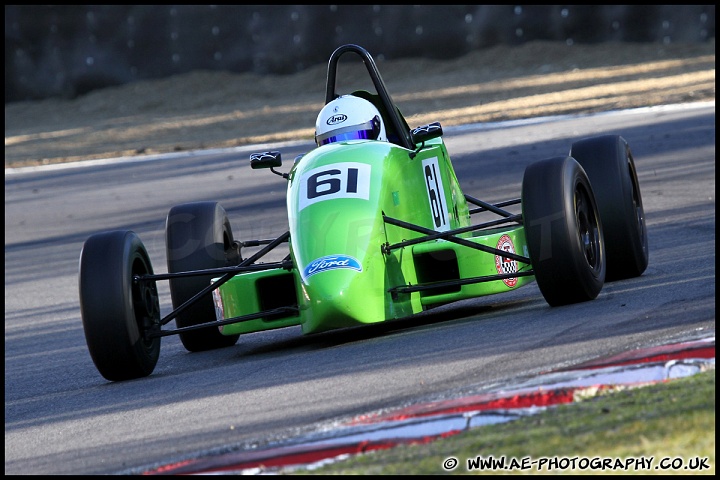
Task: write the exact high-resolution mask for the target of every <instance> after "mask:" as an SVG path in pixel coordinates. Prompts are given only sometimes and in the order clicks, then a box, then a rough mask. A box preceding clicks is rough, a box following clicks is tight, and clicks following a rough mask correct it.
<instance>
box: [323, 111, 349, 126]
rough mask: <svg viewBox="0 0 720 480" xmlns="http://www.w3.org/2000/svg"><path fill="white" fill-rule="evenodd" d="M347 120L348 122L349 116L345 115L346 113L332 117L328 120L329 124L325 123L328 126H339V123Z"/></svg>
mask: <svg viewBox="0 0 720 480" xmlns="http://www.w3.org/2000/svg"><path fill="white" fill-rule="evenodd" d="M345 120H347V115H345V114H344V113H336V114H335V115H333V116H332V117H330V118H328V119H327V122H325V123H327V124H328V125H337V124H338V123H342V122H344V121H345Z"/></svg>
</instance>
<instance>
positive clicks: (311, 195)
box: [298, 162, 370, 210]
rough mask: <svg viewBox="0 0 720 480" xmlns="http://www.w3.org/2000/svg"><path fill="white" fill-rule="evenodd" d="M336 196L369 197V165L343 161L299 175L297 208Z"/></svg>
mask: <svg viewBox="0 0 720 480" xmlns="http://www.w3.org/2000/svg"><path fill="white" fill-rule="evenodd" d="M337 198H356V199H361V200H368V199H369V198H370V165H368V164H366V163H356V162H345V163H335V164H333V165H326V166H324V167H319V168H314V169H312V170H308V171H307V172H305V173H304V174H303V175H302V177H300V198H299V202H298V209H299V210H302V209H303V208H305V207H307V206H308V205H312V204H313V203H317V202H322V201H323V200H334V199H337Z"/></svg>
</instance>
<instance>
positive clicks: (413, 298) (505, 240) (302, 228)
mask: <svg viewBox="0 0 720 480" xmlns="http://www.w3.org/2000/svg"><path fill="white" fill-rule="evenodd" d="M347 53H350V54H353V55H355V56H357V57H359V58H360V60H361V61H362V62H363V63H364V66H365V67H366V69H367V72H368V74H369V77H370V80H371V82H372V85H373V87H374V90H375V91H374V92H369V91H365V90H356V91H353V92H349V93H345V94H342V95H341V94H340V92H337V91H336V76H337V71H338V61H339V59H340V58H341V56H343V55H345V54H347ZM325 104H326V106H325V108H323V111H322V112H321V113H320V115H319V117H318V121H317V124H316V144H317V147H316V148H314V149H312V150H311V151H309V152H307V153H306V154H305V155H301V156H299V157H297V158H296V159H295V160H294V162H293V165H292V166H291V167H290V169H289V171H288V172H287V173H282V172H279V171H277V170H275V169H276V168H279V167H281V166H282V161H281V154H280V152H276V151H273V152H261V153H257V154H253V155H251V158H250V166H251V167H252V168H253V169H264V168H267V169H270V171H271V172H273V173H275V174H277V175H278V176H280V177H282V180H280V181H284V182H287V214H288V222H289V228H288V231H287V232H285V233H283V234H282V235H280V236H278V237H277V238H274V239H272V240H247V241H238V240H236V239H235V238H234V237H233V233H232V229H231V227H230V222H229V220H228V216H227V214H226V212H225V210H224V209H223V207H222V206H221V205H220V204H219V203H217V202H196V203H187V204H181V205H177V206H175V207H173V208H172V209H171V210H170V212H169V214H168V216H167V223H166V232H165V233H166V249H167V267H168V273H167V274H155V273H153V268H152V264H151V261H150V258H149V257H148V254H147V251H146V249H145V247H144V245H143V243H142V241H141V240H140V239H139V238H138V236H137V235H136V234H135V233H134V232H132V231H127V230H123V231H110V232H104V233H99V234H95V235H93V236H91V237H90V238H88V239H87V241H86V242H85V244H84V246H83V250H82V253H81V256H80V275H79V288H80V306H81V312H82V320H83V326H84V330H85V336H86V340H87V344H88V348H89V351H90V354H91V357H92V359H93V361H94V363H95V365H96V367H97V369H98V370H99V372H100V373H101V374H102V376H103V377H105V378H106V379H108V380H112V381H120V380H127V379H133V378H139V377H143V376H147V375H149V374H151V373H152V371H153V370H154V368H155V365H156V364H157V361H158V358H159V353H160V339H161V338H162V337H163V336H167V335H173V334H179V335H180V338H181V341H182V343H183V345H184V347H185V348H186V349H187V350H189V351H203V350H211V349H216V348H220V347H227V346H232V345H234V344H235V343H236V342H237V341H238V338H239V337H240V335H242V334H246V333H250V332H257V331H262V330H269V329H275V328H281V327H287V326H295V325H299V326H301V328H302V332H303V333H304V334H311V333H316V332H322V331H326V330H331V329H337V328H343V327H351V326H357V325H363V324H370V323H377V322H384V321H388V320H393V319H398V318H406V317H410V316H412V315H414V314H417V313H419V312H422V311H425V310H427V309H429V308H432V307H434V306H438V305H442V304H447V303H450V302H455V301H458V300H462V299H467V298H473V297H479V296H484V295H491V294H498V293H503V292H508V291H511V290H515V289H517V288H520V287H522V286H523V285H526V284H528V283H530V282H533V281H536V282H537V285H538V287H539V289H540V291H541V293H542V295H543V297H544V298H545V300H546V301H547V302H548V304H550V305H552V306H558V305H566V304H571V303H576V302H584V301H588V300H592V299H594V298H596V297H597V295H598V294H599V292H600V290H601V289H602V287H603V284H604V282H605V281H611V280H617V279H623V278H630V277H635V276H639V275H641V274H642V273H643V272H644V271H645V269H646V267H647V264H648V240H647V232H646V229H645V218H644V212H643V206H642V198H641V195H640V188H639V185H638V180H637V175H636V173H635V166H634V161H633V157H632V154H631V151H630V148H629V146H628V144H627V142H626V141H625V140H624V139H623V138H622V137H621V136H617V135H604V136H598V137H592V138H587V139H582V140H579V141H577V142H575V143H573V144H572V147H571V149H570V152H569V154H567V155H562V156H558V157H554V158H548V159H545V160H541V161H539V162H536V163H533V164H531V165H530V166H529V167H528V168H527V169H526V170H525V173H524V176H523V182H522V192H521V197H520V198H517V199H509V200H507V201H504V202H499V203H495V204H490V203H487V202H483V201H482V200H479V199H477V198H474V197H472V196H469V195H467V194H465V193H464V192H463V191H462V189H461V188H460V184H459V182H458V179H457V177H456V175H455V171H454V169H453V165H452V162H451V160H450V155H449V154H448V151H447V148H446V146H445V143H444V141H443V131H442V127H441V125H440V124H439V123H437V122H436V123H431V124H429V125H425V126H421V127H418V128H414V129H411V128H410V127H409V126H408V124H407V122H406V120H405V118H404V117H403V115H402V114H401V112H400V110H399V109H398V108H397V106H396V105H395V104H394V103H393V101H392V99H391V97H390V95H389V94H388V92H387V90H386V88H385V85H384V83H383V81H382V78H381V76H380V73H379V72H378V69H377V66H376V64H375V62H374V60H373V58H372V57H371V56H370V54H369V53H368V52H367V51H366V50H365V49H364V48H362V47H360V46H357V45H344V46H341V47H339V48H338V49H336V50H335V51H334V52H333V54H332V55H331V57H330V60H329V63H328V74H327V86H326V98H325ZM512 205H520V208H521V213H511V211H510V210H509V209H507V208H506V207H509V206H512ZM480 214H482V215H483V216H488V215H489V216H491V217H492V219H487V220H485V221H483V222H476V221H473V219H474V218H477V217H478V216H479V215H480ZM281 244H287V248H288V250H289V254H288V255H287V256H286V257H285V258H284V259H283V260H282V261H279V262H267V263H263V262H260V260H261V259H262V258H263V257H264V256H265V255H266V254H267V253H268V252H270V251H272V250H273V249H275V248H276V247H278V246H279V245H281ZM246 247H261V248H260V249H259V250H258V251H257V252H256V253H255V254H253V255H251V256H249V257H248V258H244V257H243V251H242V249H243V248H246ZM163 280H167V281H169V285H170V293H171V297H172V304H173V311H172V312H170V313H169V314H167V315H166V316H164V317H163V316H161V313H160V307H159V300H158V290H157V286H156V285H157V282H158V281H163ZM172 320H175V324H176V328H174V329H168V328H163V327H165V326H166V325H167V324H168V323H169V322H171V321H172Z"/></svg>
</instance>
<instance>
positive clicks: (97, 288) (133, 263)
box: [79, 230, 160, 381]
mask: <svg viewBox="0 0 720 480" xmlns="http://www.w3.org/2000/svg"><path fill="white" fill-rule="evenodd" d="M152 273H153V269H152V265H151V263H150V258H149V257H148V254H147V251H146V250H145V246H144V245H143V243H142V242H141V241H140V238H138V236H137V235H136V234H135V233H134V232H131V231H125V230H116V231H111V232H105V233H99V234H95V235H93V236H91V237H90V238H88V239H87V240H86V241H85V244H84V245H83V248H82V252H81V253H80V276H79V285H80V312H81V316H82V322H83V329H84V330H85V341H86V342H87V346H88V349H89V350H90V356H91V357H92V360H93V362H94V363H95V366H96V367H97V369H98V371H99V372H100V374H101V375H102V376H103V377H105V378H106V379H108V380H111V381H121V380H130V379H134V378H141V377H145V376H148V375H150V374H151V373H152V371H153V370H154V369H155V365H156V364H157V361H158V357H159V356H160V337H155V338H147V336H146V335H145V334H146V333H147V332H148V331H150V330H159V328H160V303H159V301H158V293H157V287H156V285H155V282H154V281H146V282H142V281H140V282H136V281H134V277H135V276H137V275H145V274H152Z"/></svg>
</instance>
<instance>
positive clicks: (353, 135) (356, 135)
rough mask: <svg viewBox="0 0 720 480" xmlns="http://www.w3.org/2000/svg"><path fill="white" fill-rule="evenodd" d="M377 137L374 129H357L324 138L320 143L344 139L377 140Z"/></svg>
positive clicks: (325, 143) (324, 143)
mask: <svg viewBox="0 0 720 480" xmlns="http://www.w3.org/2000/svg"><path fill="white" fill-rule="evenodd" d="M375 138H377V133H375V132H373V131H372V130H355V131H353V132H345V133H339V134H337V135H333V136H332V137H328V138H326V139H324V140H320V142H319V144H320V145H327V144H328V143H335V142H340V141H343V140H367V139H370V140H375Z"/></svg>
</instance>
